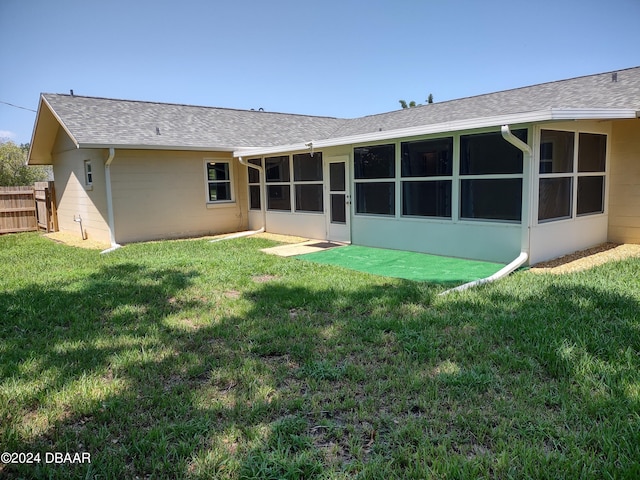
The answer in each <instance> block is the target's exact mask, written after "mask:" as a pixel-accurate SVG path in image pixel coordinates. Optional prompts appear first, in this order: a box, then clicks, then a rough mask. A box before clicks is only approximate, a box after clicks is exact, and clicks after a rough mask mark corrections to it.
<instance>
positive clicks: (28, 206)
mask: <svg viewBox="0 0 640 480" xmlns="http://www.w3.org/2000/svg"><path fill="white" fill-rule="evenodd" d="M39 229H40V230H44V231H47V232H55V231H57V230H58V219H57V212H56V206H55V191H54V188H53V182H37V183H36V184H35V185H34V186H28V187H0V234H3V233H16V232H30V231H34V230H39Z"/></svg>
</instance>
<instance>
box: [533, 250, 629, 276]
mask: <svg viewBox="0 0 640 480" xmlns="http://www.w3.org/2000/svg"><path fill="white" fill-rule="evenodd" d="M629 257H640V245H635V244H622V245H620V244H617V243H603V244H602V245H598V246H597V247H593V248H588V249H586V250H581V251H579V252H575V253H571V254H569V255H564V256H562V257H559V258H555V259H553V260H549V261H547V262H541V263H538V264H536V265H533V266H532V267H531V268H530V271H531V272H534V273H570V272H577V271H580V270H587V269H589V268H592V267H595V266H597V265H602V264H603V263H606V262H610V261H615V260H624V259H625V258H629Z"/></svg>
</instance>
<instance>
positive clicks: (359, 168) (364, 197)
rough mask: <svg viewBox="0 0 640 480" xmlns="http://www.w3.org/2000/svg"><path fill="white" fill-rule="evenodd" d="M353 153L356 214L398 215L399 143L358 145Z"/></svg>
mask: <svg viewBox="0 0 640 480" xmlns="http://www.w3.org/2000/svg"><path fill="white" fill-rule="evenodd" d="M353 153H354V155H353V156H354V183H355V189H356V195H355V196H356V214H371V215H395V211H396V205H395V187H396V185H395V176H396V173H395V171H396V160H395V157H396V146H395V145H378V146H372V147H358V148H355V149H354V151H353Z"/></svg>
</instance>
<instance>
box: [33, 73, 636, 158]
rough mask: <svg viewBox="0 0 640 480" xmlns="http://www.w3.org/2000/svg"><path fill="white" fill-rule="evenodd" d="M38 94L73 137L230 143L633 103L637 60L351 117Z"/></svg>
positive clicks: (152, 143) (160, 143)
mask: <svg viewBox="0 0 640 480" xmlns="http://www.w3.org/2000/svg"><path fill="white" fill-rule="evenodd" d="M614 75H615V78H614ZM43 98H44V100H45V101H46V102H47V103H48V104H49V105H50V106H51V108H52V109H53V111H54V112H55V114H56V116H57V117H58V118H59V120H60V121H61V122H62V123H63V125H64V126H65V128H66V129H67V131H68V132H70V133H71V135H72V136H73V137H74V139H75V140H76V141H77V142H78V143H79V144H80V145H101V146H105V145H114V146H127V145H129V146H138V147H140V146H146V147H149V148H154V147H157V148H167V147H175V148H201V149H209V148H210V149H215V148H218V149H229V150H233V149H236V148H243V147H269V146H278V145H290V144H297V143H302V142H305V141H309V140H324V139H331V138H340V137H348V136H353V135H360V134H367V133H371V132H378V131H389V130H397V129H403V128H410V127H418V126H428V125H437V124H442V123H445V122H454V121H458V120H465V119H473V118H485V117H497V116H501V115H509V114H517V113H522V112H531V111H539V110H543V109H551V108H565V109H574V108H575V109H585V108H625V109H635V110H640V67H635V68H629V69H625V70H619V71H617V72H608V73H601V74H597V75H589V76H584V77H578V78H573V79H569V80H560V81H556V82H550V83H544V84H539V85H533V86H529V87H523V88H517V89H513V90H506V91H502V92H496V93H490V94H486V95H479V96H474V97H468V98H462V99H458V100H451V101H445V102H440V103H433V104H428V105H424V106H419V107H415V108H410V109H405V110H396V111H392V112H388V113H383V114H379V115H370V116H366V117H362V118H356V119H339V118H333V117H316V116H305V115H292V114H282V113H272V112H262V111H252V110H234V109H224V108H213V107H199V106H190V105H176V104H166V103H153V102H140V101H130V100H113V99H105V98H95V97H82V96H71V95H60V94H43ZM158 131H159V133H160V134H159V135H158Z"/></svg>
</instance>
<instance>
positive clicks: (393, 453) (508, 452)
mask: <svg viewBox="0 0 640 480" xmlns="http://www.w3.org/2000/svg"><path fill="white" fill-rule="evenodd" d="M273 245H275V242H273V241H269V240H265V239H256V238H245V239H238V240H233V241H229V242H219V243H208V242H206V241H191V242H156V243H149V244H138V245H130V246H127V247H126V248H123V249H120V250H117V251H115V252H113V253H111V254H108V255H102V256H101V255H99V254H98V253H97V252H95V251H88V250H82V249H77V248H72V247H67V246H63V245H58V244H55V243H52V242H50V241H48V240H46V239H43V238H41V237H39V236H37V235H32V234H23V235H9V236H2V237H0V317H1V323H0V358H1V361H0V378H1V384H0V447H1V448H0V450H1V451H9V452H31V453H38V452H40V453H41V455H42V458H43V459H44V455H45V453H46V452H65V453H66V452H70V453H74V452H89V453H90V454H91V463H90V464H87V463H85V464H74V465H69V464H66V465H58V464H47V463H45V462H44V461H42V462H40V463H37V464H31V465H17V464H0V477H3V478H78V479H80V478H136V477H139V478H193V479H206V478H220V479H251V478H255V479H258V478H260V479H263V478H273V479H279V478H291V479H294V478H295V479H297V478H323V479H325V478H326V479H328V478H337V479H340V478H353V477H357V478H380V479H389V478H434V479H439V478H442V479H444V478H469V479H471V478H536V479H539V478H584V479H589V478H593V479H600V478H638V477H640V315H639V313H638V312H640V276H639V275H638V271H640V260H638V259H629V260H626V261H622V262H617V263H610V264H607V265H603V266H600V267H597V268H595V269H593V270H591V271H588V272H580V273H576V274H571V275H566V276H551V275H532V274H529V273H527V272H519V273H517V274H515V275H513V276H511V277H510V278H507V279H505V280H503V281H500V282H498V283H496V284H492V285H487V286H483V287H480V288H477V289H475V290H471V291H468V292H464V293H460V294H453V295H448V296H445V297H438V296H437V293H439V292H440V291H442V290H443V287H442V286H439V285H430V284H425V283H414V282H409V281H401V280H392V279H385V278H381V277H374V276H370V275H367V274H361V273H356V272H348V271H346V270H343V269H340V268H338V267H331V266H322V265H317V264H313V263H308V262H301V261H298V260H293V259H283V258H279V257H274V256H268V255H265V254H263V253H261V252H260V251H259V249H260V248H264V247H268V246H273Z"/></svg>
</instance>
